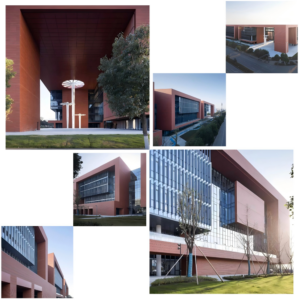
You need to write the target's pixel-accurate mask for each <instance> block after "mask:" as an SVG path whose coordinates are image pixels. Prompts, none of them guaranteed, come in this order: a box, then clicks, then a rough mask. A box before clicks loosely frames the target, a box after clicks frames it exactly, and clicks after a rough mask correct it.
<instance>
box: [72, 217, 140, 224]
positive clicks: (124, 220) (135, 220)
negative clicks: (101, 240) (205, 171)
mask: <svg viewBox="0 0 300 300" xmlns="http://www.w3.org/2000/svg"><path fill="white" fill-rule="evenodd" d="M83 218H85V217H80V216H79V217H77V216H74V226H146V216H136V217H117V218H113V217H112V218H100V219H92V218H91V219H88V220H83Z"/></svg>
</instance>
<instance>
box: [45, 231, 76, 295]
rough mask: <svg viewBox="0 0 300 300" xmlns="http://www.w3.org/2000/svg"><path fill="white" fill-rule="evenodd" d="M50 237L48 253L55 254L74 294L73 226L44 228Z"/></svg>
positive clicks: (70, 290) (70, 291)
mask: <svg viewBox="0 0 300 300" xmlns="http://www.w3.org/2000/svg"><path fill="white" fill-rule="evenodd" d="M43 228H44V230H45V232H46V235H47V237H48V253H53V252H54V254H55V256H56V259H57V261H58V263H59V266H60V268H61V270H62V272H63V274H64V277H65V279H66V281H67V284H68V287H69V294H70V295H71V296H74V295H73V294H72V292H73V226H44V227H43Z"/></svg>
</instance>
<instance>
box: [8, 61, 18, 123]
mask: <svg viewBox="0 0 300 300" xmlns="http://www.w3.org/2000/svg"><path fill="white" fill-rule="evenodd" d="M13 64H14V61H13V60H12V59H7V58H6V88H9V87H10V84H9V81H10V80H11V79H12V78H14V77H15V75H16V72H14V71H13ZM12 103H13V99H12V98H11V97H10V95H6V104H5V110H6V118H7V116H8V115H9V114H10V113H11V112H12V109H11V106H12Z"/></svg>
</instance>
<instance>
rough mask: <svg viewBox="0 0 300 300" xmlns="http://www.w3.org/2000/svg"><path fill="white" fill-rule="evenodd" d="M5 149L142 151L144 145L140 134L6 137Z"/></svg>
mask: <svg viewBox="0 0 300 300" xmlns="http://www.w3.org/2000/svg"><path fill="white" fill-rule="evenodd" d="M6 148H16V149H17V148H26V149H28V148H40V149H41V148H44V149H47V148H48V149H49V148H52V149H53V148H72V149H76V148H79V149H82V148H101V149H103V148H109V149H113V148H116V149H124V148H133V149H136V148H141V149H144V148H145V145H144V138H143V135H142V134H126V135H125V134H112V135H98V134H90V135H84V134H77V135H8V136H6Z"/></svg>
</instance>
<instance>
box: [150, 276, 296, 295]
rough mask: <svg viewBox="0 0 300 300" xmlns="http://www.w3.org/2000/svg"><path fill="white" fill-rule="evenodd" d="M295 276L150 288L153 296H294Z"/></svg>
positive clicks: (177, 284)
mask: <svg viewBox="0 0 300 300" xmlns="http://www.w3.org/2000/svg"><path fill="white" fill-rule="evenodd" d="M293 282H294V276H293V275H290V276H274V277H267V278H254V279H245V280H235V281H225V282H224V283H222V282H220V281H218V282H200V283H199V285H196V284H195V283H176V284H168V285H160V286H153V287H150V293H151V294H293V290H294V288H293V285H294V284H293Z"/></svg>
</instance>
